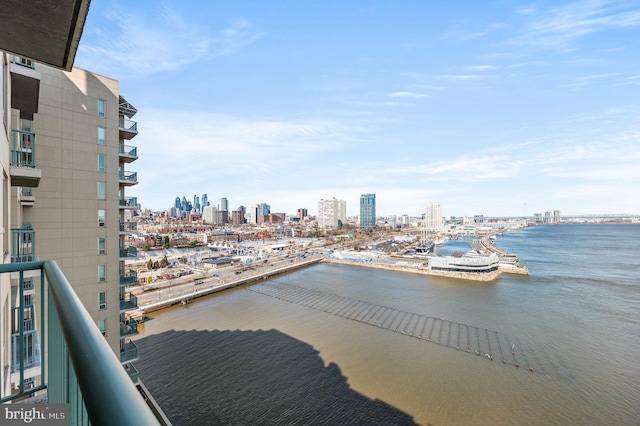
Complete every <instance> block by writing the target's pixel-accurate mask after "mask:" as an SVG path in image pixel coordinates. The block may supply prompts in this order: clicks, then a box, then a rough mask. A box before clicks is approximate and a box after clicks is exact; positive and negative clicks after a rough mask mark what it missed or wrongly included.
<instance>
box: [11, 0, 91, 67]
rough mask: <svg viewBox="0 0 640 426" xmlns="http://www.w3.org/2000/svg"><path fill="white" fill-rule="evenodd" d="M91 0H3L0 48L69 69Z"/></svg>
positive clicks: (71, 65)
mask: <svg viewBox="0 0 640 426" xmlns="http://www.w3.org/2000/svg"><path fill="white" fill-rule="evenodd" d="M90 3H91V0H40V1H24V0H3V1H1V2H0V50H4V51H6V52H11V53H13V54H16V55H19V56H23V57H26V58H29V59H33V60H34V61H36V62H42V63H45V64H48V65H51V66H54V67H56V68H62V69H64V70H67V71H71V68H72V67H73V61H74V60H75V56H76V52H77V50H78V44H79V42H80V37H81V36H82V30H83V28H84V24H85V21H86V19H87V13H88V12H89V5H90Z"/></svg>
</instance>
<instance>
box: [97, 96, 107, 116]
mask: <svg viewBox="0 0 640 426" xmlns="http://www.w3.org/2000/svg"><path fill="white" fill-rule="evenodd" d="M106 109H107V101H105V100H104V99H98V117H105V115H106Z"/></svg>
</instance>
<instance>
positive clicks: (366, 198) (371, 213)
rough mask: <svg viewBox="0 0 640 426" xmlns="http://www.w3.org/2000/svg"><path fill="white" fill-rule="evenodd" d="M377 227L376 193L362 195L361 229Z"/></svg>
mask: <svg viewBox="0 0 640 426" xmlns="http://www.w3.org/2000/svg"><path fill="white" fill-rule="evenodd" d="M375 227H376V194H363V195H361V196H360V229H373V228H375Z"/></svg>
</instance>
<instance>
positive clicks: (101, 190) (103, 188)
mask: <svg viewBox="0 0 640 426" xmlns="http://www.w3.org/2000/svg"><path fill="white" fill-rule="evenodd" d="M106 199H107V183H106V182H98V200H106Z"/></svg>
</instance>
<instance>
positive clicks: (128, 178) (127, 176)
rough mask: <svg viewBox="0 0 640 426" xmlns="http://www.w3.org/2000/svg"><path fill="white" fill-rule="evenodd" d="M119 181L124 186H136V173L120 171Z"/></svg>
mask: <svg viewBox="0 0 640 426" xmlns="http://www.w3.org/2000/svg"><path fill="white" fill-rule="evenodd" d="M119 179H120V182H121V183H124V184H125V185H136V184H137V183H138V173H137V172H126V171H121V172H120V175H119Z"/></svg>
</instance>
